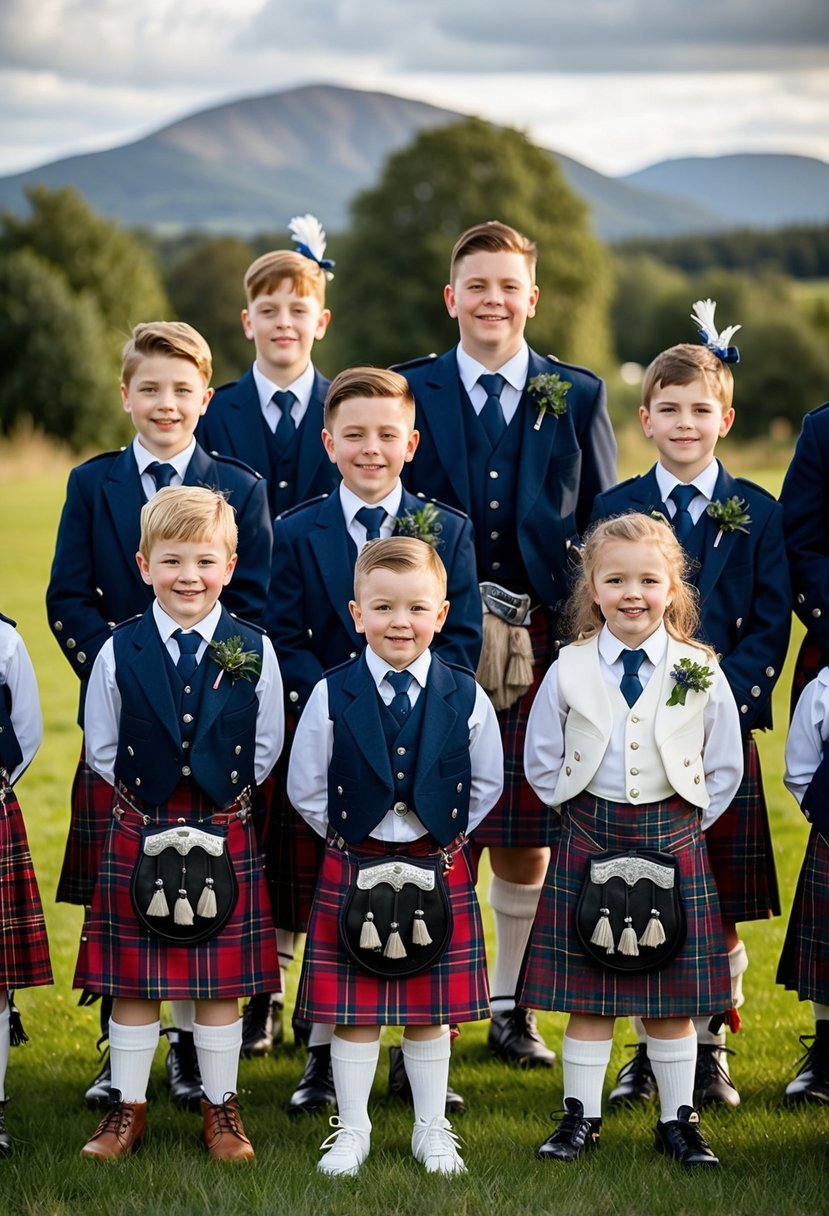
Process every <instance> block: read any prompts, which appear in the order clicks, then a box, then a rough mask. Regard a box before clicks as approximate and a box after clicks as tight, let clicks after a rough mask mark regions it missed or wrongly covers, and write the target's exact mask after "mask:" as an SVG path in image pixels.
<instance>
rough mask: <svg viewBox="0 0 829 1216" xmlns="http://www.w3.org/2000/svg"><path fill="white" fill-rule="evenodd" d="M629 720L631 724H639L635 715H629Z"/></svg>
mask: <svg viewBox="0 0 829 1216" xmlns="http://www.w3.org/2000/svg"><path fill="white" fill-rule="evenodd" d="M630 720H631V722H633V723H634V725H636V724H637V723H638V722H639V719H638V717H637V716H636V714H631V715H630Z"/></svg>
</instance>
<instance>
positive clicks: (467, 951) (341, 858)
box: [296, 840, 489, 1026]
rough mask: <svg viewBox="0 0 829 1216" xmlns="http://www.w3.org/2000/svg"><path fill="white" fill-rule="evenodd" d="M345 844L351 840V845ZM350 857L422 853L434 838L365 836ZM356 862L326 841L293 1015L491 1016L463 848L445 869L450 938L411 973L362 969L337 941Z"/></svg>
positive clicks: (331, 1019) (437, 1020) (438, 1019)
mask: <svg viewBox="0 0 829 1216" xmlns="http://www.w3.org/2000/svg"><path fill="white" fill-rule="evenodd" d="M349 848H350V846H349ZM350 851H351V853H352V854H353V855H354V856H355V857H364V856H369V855H371V856H378V857H379V856H383V855H385V854H390V853H397V854H402V855H404V856H421V857H422V856H424V855H425V854H427V853H434V852H435V851H436V849H435V845H434V842H431V841H430V842H428V843H427V842H420V841H416V842H414V843H413V844H409V845H392V844H391V843H390V842H388V841H375V840H371V841H364V842H363V844H362V845H361V846H360V847H359V848H356V849H350ZM356 873H357V867H356V865H354V864H353V863H352V862H351V861H350V860H349V857H348V855H347V854H346V853H344V852H341V851H340V849H338V848H336V846H334V845H332V844H329V845H326V848H325V853H324V855H323V860H322V871H321V873H320V880H319V885H318V887H317V893H316V896H315V898H314V907H313V910H312V912H311V923H310V925H309V926H308V937H307V940H306V943H305V957H304V959H303V963H302V974H301V976H300V981H299V991H298V994H297V1003H296V1015H297V1016H298V1017H301V1018H307V1019H308V1020H309V1021H311V1022H323V1023H329V1024H330V1023H333V1024H335V1025H341V1026H377V1025H381V1026H399V1025H407V1024H411V1025H440V1024H441V1023H443V1022H476V1021H480V1020H481V1019H483V1018H488V1017H489V991H488V988H487V976H486V954H485V948H484V934H483V928H482V926H481V915H480V911H479V908H478V900H477V898H476V896H475V888H474V886H473V885H472V878H471V874H470V870H469V862H468V859H467V856H466V850H465V849H461V850H460V851H459V852H458V853H456V854H455V860H454V865H453V866H452V869H451V870H450V871H449V872H448V874H447V875H446V879H447V886H448V890H449V899H450V903H451V906H452V914H453V917H454V928H453V932H452V939H451V941H450V943H449V946H448V948H447V950H446V953H445V954H444V955H443V958H442V959H441V960H440V962H438V963H436V964H435V966H434V967H431V968H430V969H429V970H428V971H424V972H422V973H421V974H420V975H413V976H410V977H409V978H408V979H395V980H383V979H380V978H378V977H377V976H373V975H369V974H368V973H366V972H363V971H361V970H360V968H359V967H357V965H356V964H355V963H353V962H352V961H351V959H350V958H348V956H347V955H346V953H345V951H344V950H343V949H342V947H341V945H340V938H339V916H340V909H341V907H342V904H343V901H344V899H345V896H346V892H347V891H348V888H349V886H350V884H351V881H352V879H353V878H354V877H355V876H356Z"/></svg>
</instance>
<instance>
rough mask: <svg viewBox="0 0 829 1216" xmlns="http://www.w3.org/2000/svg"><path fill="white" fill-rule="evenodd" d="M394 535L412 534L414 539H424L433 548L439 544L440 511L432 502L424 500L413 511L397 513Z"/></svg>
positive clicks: (441, 525) (440, 528)
mask: <svg viewBox="0 0 829 1216" xmlns="http://www.w3.org/2000/svg"><path fill="white" fill-rule="evenodd" d="M394 530H395V535H396V536H413V537H414V539H415V540H422V541H425V542H426V544H427V545H433V546H434V547H435V548H437V547H438V545H439V544H441V543H442V542H441V539H440V534H441V532H442V531H443V524H442V523H441V522H440V511H439V510H438V508H437V507H436V506H435V504H434V503H433V502H425V503H424V504H423V506H422V507H417V508H416V510H414V511H404V513H403V514H402V515H398V517H397V523H396V525H395V529H394Z"/></svg>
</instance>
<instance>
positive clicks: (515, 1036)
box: [487, 1005, 556, 1068]
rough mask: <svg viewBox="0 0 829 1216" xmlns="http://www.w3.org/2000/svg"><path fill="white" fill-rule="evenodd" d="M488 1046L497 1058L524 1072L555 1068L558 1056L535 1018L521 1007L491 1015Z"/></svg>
mask: <svg viewBox="0 0 829 1216" xmlns="http://www.w3.org/2000/svg"><path fill="white" fill-rule="evenodd" d="M487 1042H488V1043H489V1046H490V1049H491V1050H492V1051H494V1052H495V1054H496V1056H499V1057H500V1058H501V1059H502V1060H514V1061H517V1063H519V1064H522V1065H523V1066H524V1067H525V1068H552V1067H553V1064H554V1063H555V1058H556V1053H555V1052H554V1051H550V1048H549V1047H548V1046H547V1044H546V1043H545V1042H544V1040H543V1039H542V1037H541V1034H540V1033H539V1030H538V1027H537V1026H536V1024H535V1014H534V1013H533V1011H532V1010H531V1009H524V1008H523V1006H521V1005H516V1006H515V1008H514V1009H510V1010H509V1012H508V1013H494V1014H493V1015H492V1021H491V1022H490V1024H489V1036H488V1039H487Z"/></svg>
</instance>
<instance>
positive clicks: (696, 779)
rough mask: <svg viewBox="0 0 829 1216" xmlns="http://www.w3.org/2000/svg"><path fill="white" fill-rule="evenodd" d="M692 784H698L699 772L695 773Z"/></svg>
mask: <svg viewBox="0 0 829 1216" xmlns="http://www.w3.org/2000/svg"><path fill="white" fill-rule="evenodd" d="M694 785H699V773H697V775H696V777H695V778H694Z"/></svg>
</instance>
